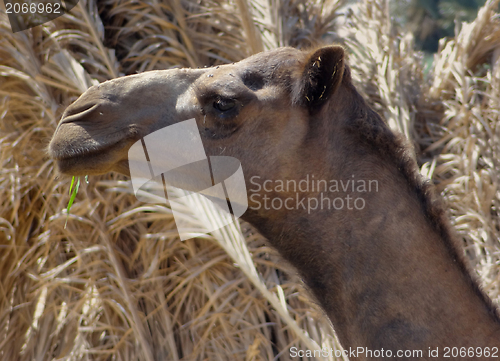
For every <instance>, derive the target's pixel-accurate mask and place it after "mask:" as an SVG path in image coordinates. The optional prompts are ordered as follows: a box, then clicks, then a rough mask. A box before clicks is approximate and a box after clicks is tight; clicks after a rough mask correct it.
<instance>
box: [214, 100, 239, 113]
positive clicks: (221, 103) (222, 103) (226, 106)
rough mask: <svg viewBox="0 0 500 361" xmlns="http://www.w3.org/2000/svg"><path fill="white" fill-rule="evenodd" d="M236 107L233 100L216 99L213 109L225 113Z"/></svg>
mask: <svg viewBox="0 0 500 361" xmlns="http://www.w3.org/2000/svg"><path fill="white" fill-rule="evenodd" d="M235 106H236V102H235V101H234V100H233V99H217V100H216V101H215V102H214V108H215V109H217V110H219V111H221V112H227V111H228V110H231V109H233V108H234V107H235Z"/></svg>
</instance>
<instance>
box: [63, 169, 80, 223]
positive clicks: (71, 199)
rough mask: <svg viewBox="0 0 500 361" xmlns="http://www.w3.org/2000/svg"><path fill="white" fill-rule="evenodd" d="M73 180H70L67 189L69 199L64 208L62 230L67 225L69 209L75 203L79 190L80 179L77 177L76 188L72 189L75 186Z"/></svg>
mask: <svg viewBox="0 0 500 361" xmlns="http://www.w3.org/2000/svg"><path fill="white" fill-rule="evenodd" d="M75 178H76V177H73V179H72V180H71V185H70V187H69V193H70V194H71V198H70V199H69V202H68V207H67V208H66V222H65V223H64V228H66V225H67V224H68V218H69V210H70V209H71V206H72V205H73V202H74V201H75V198H76V194H77V193H78V188H80V177H78V179H77V181H76V186H75V188H74V189H73V185H74V184H75Z"/></svg>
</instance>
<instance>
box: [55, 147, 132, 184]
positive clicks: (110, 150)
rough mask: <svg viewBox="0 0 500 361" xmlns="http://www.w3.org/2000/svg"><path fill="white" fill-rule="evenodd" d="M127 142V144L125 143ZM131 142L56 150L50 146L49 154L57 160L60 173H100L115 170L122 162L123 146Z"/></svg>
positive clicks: (79, 174)
mask: <svg viewBox="0 0 500 361" xmlns="http://www.w3.org/2000/svg"><path fill="white" fill-rule="evenodd" d="M124 143H126V144H124ZM128 143H129V142H126V141H124V140H118V141H116V142H114V143H112V144H109V145H106V146H91V147H87V148H81V147H79V148H75V149H70V150H69V149H68V148H66V149H63V150H55V149H54V148H53V147H52V146H51V147H50V148H49V156H50V157H51V158H52V159H53V160H54V161H55V164H56V166H57V169H58V171H59V173H61V174H64V175H69V176H82V175H99V174H105V173H107V172H109V171H111V170H113V167H114V165H115V164H116V163H117V162H120V161H121V160H122V159H121V157H120V155H121V153H122V152H123V148H125V147H126V146H127V144H128Z"/></svg>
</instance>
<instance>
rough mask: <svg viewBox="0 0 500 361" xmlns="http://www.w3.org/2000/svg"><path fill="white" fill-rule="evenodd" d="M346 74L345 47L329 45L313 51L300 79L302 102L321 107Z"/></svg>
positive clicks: (311, 107)
mask: <svg viewBox="0 0 500 361" xmlns="http://www.w3.org/2000/svg"><path fill="white" fill-rule="evenodd" d="M343 75H344V49H343V48H342V47H340V46H327V47H324V48H321V49H318V50H316V51H314V52H313V53H311V54H310V55H309V57H308V59H307V61H306V65H305V68H304V70H303V72H302V78H301V79H300V90H299V91H298V93H299V94H296V95H298V96H299V97H300V99H297V100H299V102H300V103H302V104H305V105H306V106H307V107H308V108H310V109H311V110H313V109H319V108H320V107H321V106H322V105H323V104H324V102H325V101H326V100H327V99H328V98H329V97H330V96H331V95H333V94H334V93H335V91H336V90H337V88H338V86H339V85H340V83H341V81H342V77H343Z"/></svg>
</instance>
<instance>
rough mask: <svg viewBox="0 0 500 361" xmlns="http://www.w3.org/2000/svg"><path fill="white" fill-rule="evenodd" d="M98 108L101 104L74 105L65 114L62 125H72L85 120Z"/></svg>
mask: <svg viewBox="0 0 500 361" xmlns="http://www.w3.org/2000/svg"><path fill="white" fill-rule="evenodd" d="M98 106H99V104H96V103H90V104H89V103H87V104H82V105H79V106H74V104H72V105H70V106H69V107H68V108H67V109H66V111H65V112H64V114H63V116H62V118H61V123H71V122H74V121H78V120H80V121H81V120H84V118H85V116H87V115H89V114H90V113H92V112H93V111H94V110H95V109H96V108H97V107H98Z"/></svg>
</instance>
